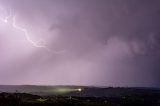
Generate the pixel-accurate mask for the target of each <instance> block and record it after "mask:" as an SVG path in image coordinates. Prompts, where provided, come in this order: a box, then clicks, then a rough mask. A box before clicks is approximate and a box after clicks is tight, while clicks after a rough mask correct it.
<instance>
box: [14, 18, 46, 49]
mask: <svg viewBox="0 0 160 106" xmlns="http://www.w3.org/2000/svg"><path fill="white" fill-rule="evenodd" d="M12 20H13V23H12V26H13V27H14V28H15V29H17V30H19V31H21V32H23V33H24V35H25V38H26V39H27V41H28V42H30V43H31V44H32V45H33V46H34V47H37V48H45V49H47V50H48V48H46V46H44V45H39V44H38V43H36V42H34V41H33V40H32V39H31V38H30V36H29V34H28V31H27V29H25V28H22V27H20V26H19V25H17V24H16V16H13V19H12Z"/></svg>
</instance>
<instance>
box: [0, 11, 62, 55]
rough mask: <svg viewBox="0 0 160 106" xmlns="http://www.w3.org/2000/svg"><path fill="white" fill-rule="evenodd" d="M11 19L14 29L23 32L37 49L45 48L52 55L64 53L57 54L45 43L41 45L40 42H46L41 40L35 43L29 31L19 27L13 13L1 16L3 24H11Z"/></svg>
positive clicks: (0, 19)
mask: <svg viewBox="0 0 160 106" xmlns="http://www.w3.org/2000/svg"><path fill="white" fill-rule="evenodd" d="M3 10H4V9H3ZM9 19H11V20H12V21H11V22H12V23H11V24H12V27H13V28H14V29H16V30H18V31H21V32H23V33H24V36H25V38H26V40H27V41H28V42H29V43H30V44H31V45H32V46H34V47H36V48H44V49H46V50H47V51H49V52H52V53H60V52H63V51H58V52H55V51H53V50H51V49H49V48H48V47H47V46H45V45H44V43H43V44H40V41H42V42H44V41H43V40H40V41H37V42H35V41H34V40H32V39H31V37H30V35H29V33H28V30H27V29H26V28H23V27H21V26H20V25H18V23H17V20H16V15H12V14H11V11H10V12H9V14H8V15H7V16H4V15H3V16H2V14H1V15H0V21H1V22H4V23H6V24H7V23H8V22H10V21H8V20H9Z"/></svg>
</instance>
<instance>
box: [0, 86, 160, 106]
mask: <svg viewBox="0 0 160 106" xmlns="http://www.w3.org/2000/svg"><path fill="white" fill-rule="evenodd" d="M0 91H1V93H0V106H143V105H144V106H148V105H150V106H159V105H160V89H156V88H118V87H117V88H112V87H87V86H31V85H24V86H6V85H1V86H0Z"/></svg>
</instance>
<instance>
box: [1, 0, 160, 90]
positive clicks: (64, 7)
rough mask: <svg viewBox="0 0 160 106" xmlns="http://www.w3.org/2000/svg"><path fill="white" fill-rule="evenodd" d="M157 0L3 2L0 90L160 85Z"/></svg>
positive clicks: (159, 25) (7, 0)
mask: <svg viewBox="0 0 160 106" xmlns="http://www.w3.org/2000/svg"><path fill="white" fill-rule="evenodd" d="M159 19H160V1H159V0H0V84H16V85H17V84H18V85H19V84H32V85H33V84H35V85H94V86H149V87H157V86H159V85H160V77H159V76H160V31H159V29H160V21H159Z"/></svg>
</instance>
